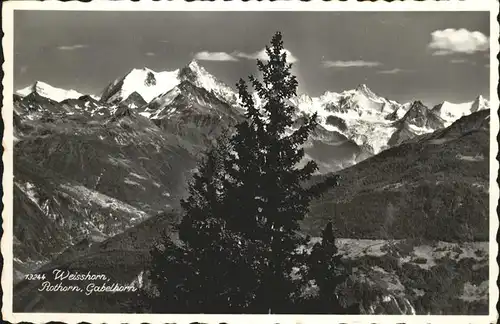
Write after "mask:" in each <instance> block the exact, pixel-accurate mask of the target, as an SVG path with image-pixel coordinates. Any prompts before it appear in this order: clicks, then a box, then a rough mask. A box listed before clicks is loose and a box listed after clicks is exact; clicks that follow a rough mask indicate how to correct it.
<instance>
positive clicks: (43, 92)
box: [16, 81, 83, 102]
mask: <svg viewBox="0 0 500 324" xmlns="http://www.w3.org/2000/svg"><path fill="white" fill-rule="evenodd" d="M32 92H35V93H37V94H39V95H40V96H42V97H45V98H48V99H51V100H54V101H57V102H61V101H63V100H65V99H77V98H79V97H81V96H83V94H81V93H80V92H78V91H75V90H72V89H70V90H66V89H61V88H56V87H53V86H51V85H50V84H48V83H46V82H43V81H35V83H33V84H32V85H29V86H27V87H25V88H23V89H20V90H18V91H17V92H16V93H17V94H18V95H19V96H21V97H25V96H27V95H29V94H30V93H32Z"/></svg>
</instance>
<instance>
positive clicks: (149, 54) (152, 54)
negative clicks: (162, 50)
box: [146, 52, 156, 56]
mask: <svg viewBox="0 0 500 324" xmlns="http://www.w3.org/2000/svg"><path fill="white" fill-rule="evenodd" d="M155 55H156V54H155V53H153V52H147V53H146V56H155Z"/></svg>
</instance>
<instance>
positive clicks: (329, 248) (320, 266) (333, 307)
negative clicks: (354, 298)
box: [308, 222, 348, 314]
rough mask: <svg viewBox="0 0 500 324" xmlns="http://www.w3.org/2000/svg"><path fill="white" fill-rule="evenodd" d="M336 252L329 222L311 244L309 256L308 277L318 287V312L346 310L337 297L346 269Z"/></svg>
mask: <svg viewBox="0 0 500 324" xmlns="http://www.w3.org/2000/svg"><path fill="white" fill-rule="evenodd" d="M341 258H342V255H341V254H339V253H338V248H337V246H336V244H335V236H334V234H333V226H332V223H331V222H329V223H328V224H327V225H326V227H325V229H324V230H323V233H322V235H321V242H320V243H316V244H315V245H314V246H313V249H312V251H311V255H310V256H309V260H308V264H309V278H310V279H313V280H314V281H315V283H316V285H317V286H318V287H319V296H318V303H317V305H316V306H317V311H316V312H319V313H330V314H335V313H343V312H345V311H346V309H344V308H343V307H342V305H341V302H340V299H339V297H338V289H337V288H338V286H339V285H340V284H341V283H342V282H344V281H345V280H346V279H347V273H348V272H347V271H346V268H345V266H344V264H343V262H342V260H341Z"/></svg>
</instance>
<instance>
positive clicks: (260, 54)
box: [233, 48, 299, 63]
mask: <svg viewBox="0 0 500 324" xmlns="http://www.w3.org/2000/svg"><path fill="white" fill-rule="evenodd" d="M285 53H286V61H287V62H288V63H295V62H298V61H299V59H298V58H297V57H295V56H294V55H293V54H292V52H290V51H289V50H287V49H285ZM233 55H235V56H238V57H241V58H245V59H249V60H257V59H258V60H261V61H267V60H269V56H268V55H267V52H266V49H265V48H263V49H261V50H260V51H257V52H255V53H250V54H248V53H243V52H234V53H233Z"/></svg>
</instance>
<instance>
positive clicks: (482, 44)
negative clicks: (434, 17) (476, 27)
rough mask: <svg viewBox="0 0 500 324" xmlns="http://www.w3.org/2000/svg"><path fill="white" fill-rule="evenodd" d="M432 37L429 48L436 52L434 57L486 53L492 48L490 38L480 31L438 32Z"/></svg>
mask: <svg viewBox="0 0 500 324" xmlns="http://www.w3.org/2000/svg"><path fill="white" fill-rule="evenodd" d="M431 37H432V40H431V42H430V43H429V45H428V47H429V48H430V49H432V50H434V53H433V55H449V54H453V53H465V54H472V53H475V52H479V51H486V50H488V49H489V47H490V44H489V43H490V40H489V37H487V36H486V35H484V34H483V33H481V32H479V31H469V30H467V29H464V28H462V29H453V28H448V29H444V30H436V31H434V32H432V33H431Z"/></svg>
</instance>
